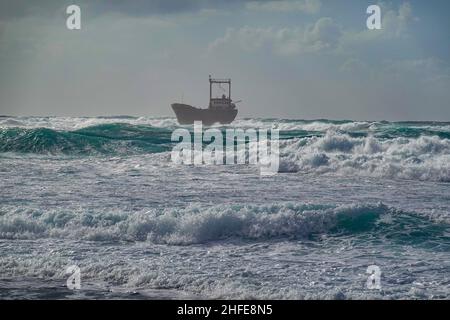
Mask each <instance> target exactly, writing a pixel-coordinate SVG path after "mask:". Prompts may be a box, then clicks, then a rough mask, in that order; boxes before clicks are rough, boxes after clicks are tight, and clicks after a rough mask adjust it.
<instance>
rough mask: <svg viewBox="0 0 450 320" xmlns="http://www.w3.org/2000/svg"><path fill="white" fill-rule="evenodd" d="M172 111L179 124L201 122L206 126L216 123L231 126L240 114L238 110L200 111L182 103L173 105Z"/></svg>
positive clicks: (209, 109)
mask: <svg viewBox="0 0 450 320" xmlns="http://www.w3.org/2000/svg"><path fill="white" fill-rule="evenodd" d="M172 109H173V111H174V112H175V115H176V116H177V120H178V123H179V124H193V123H194V121H201V122H202V124H203V125H206V126H209V125H212V124H214V123H221V124H229V123H231V122H233V120H234V119H235V118H236V115H237V113H238V111H237V109H211V108H208V109H200V108H195V107H193V106H190V105H187V104H182V103H173V104H172Z"/></svg>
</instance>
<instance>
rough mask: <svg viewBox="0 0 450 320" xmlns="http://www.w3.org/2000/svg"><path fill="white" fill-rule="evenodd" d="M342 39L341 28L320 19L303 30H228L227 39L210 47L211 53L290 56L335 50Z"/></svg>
mask: <svg viewBox="0 0 450 320" xmlns="http://www.w3.org/2000/svg"><path fill="white" fill-rule="evenodd" d="M340 37H341V28H340V26H339V25H337V24H336V23H335V22H334V21H333V19H331V18H320V19H319V20H317V22H316V23H315V24H313V25H310V26H308V27H306V28H304V29H302V28H299V27H291V28H273V27H269V28H253V27H249V26H245V27H242V28H240V29H234V28H228V29H227V31H226V33H225V35H224V36H223V37H220V38H218V39H216V40H214V41H213V42H211V43H210V44H209V47H208V51H209V52H211V51H215V50H223V49H224V48H227V47H232V48H233V49H235V48H240V49H241V50H243V51H247V52H254V51H257V50H261V49H269V50H271V51H272V52H273V53H275V54H278V55H282V56H289V55H296V54H301V53H313V52H316V53H317V52H320V51H326V50H332V49H334V48H335V47H336V46H337V44H338V42H339V38H340Z"/></svg>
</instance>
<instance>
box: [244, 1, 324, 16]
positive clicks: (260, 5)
mask: <svg viewBox="0 0 450 320" xmlns="http://www.w3.org/2000/svg"><path fill="white" fill-rule="evenodd" d="M320 6H321V2H320V0H279V1H250V2H248V3H247V4H246V7H247V9H248V10H253V11H267V12H292V11H300V12H305V13H309V14H313V13H317V12H319V10H320Z"/></svg>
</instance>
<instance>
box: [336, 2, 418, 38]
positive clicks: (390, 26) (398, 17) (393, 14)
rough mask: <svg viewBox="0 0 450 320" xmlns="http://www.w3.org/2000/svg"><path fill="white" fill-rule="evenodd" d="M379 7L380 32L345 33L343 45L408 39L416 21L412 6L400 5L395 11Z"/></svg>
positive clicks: (382, 5) (407, 4)
mask: <svg viewBox="0 0 450 320" xmlns="http://www.w3.org/2000/svg"><path fill="white" fill-rule="evenodd" d="M380 6H381V27H382V29H381V30H368V29H366V28H365V29H364V30H363V31H358V32H352V31H348V32H345V35H344V37H343V44H344V45H353V44H359V43H360V44H365V43H368V42H373V41H376V40H394V39H400V38H408V37H409V36H410V33H409V29H410V27H411V25H412V23H414V22H415V21H417V20H418V18H416V17H415V16H414V14H413V9H412V6H411V4H410V3H409V2H403V3H401V4H400V6H399V7H398V9H397V10H395V9H394V8H392V7H389V6H386V5H384V4H380Z"/></svg>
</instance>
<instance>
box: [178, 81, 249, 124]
mask: <svg viewBox="0 0 450 320" xmlns="http://www.w3.org/2000/svg"><path fill="white" fill-rule="evenodd" d="M213 85H219V86H220V88H222V89H223V87H222V85H227V86H228V96H227V95H226V94H222V96H221V97H215V98H213ZM238 102H240V101H235V102H233V100H231V79H213V78H211V76H209V106H208V108H204V109H202V108H196V107H193V106H191V105H188V104H184V103H172V104H171V106H172V109H173V111H174V112H175V115H176V117H177V120H178V123H179V124H181V125H185V124H193V123H194V121H201V122H202V124H203V125H206V126H210V125H212V124H215V123H220V124H230V123H231V122H233V120H234V119H235V118H236V115H237V113H238V110H237V109H236V103H238Z"/></svg>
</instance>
